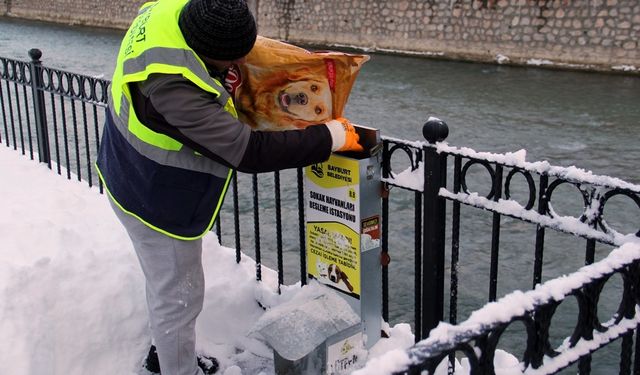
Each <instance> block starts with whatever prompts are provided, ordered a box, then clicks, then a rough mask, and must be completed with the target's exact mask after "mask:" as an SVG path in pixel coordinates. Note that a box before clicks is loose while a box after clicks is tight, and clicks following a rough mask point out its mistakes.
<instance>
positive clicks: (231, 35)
mask: <svg viewBox="0 0 640 375" xmlns="http://www.w3.org/2000/svg"><path fill="white" fill-rule="evenodd" d="M178 25H180V30H181V31H182V35H183V36H184V39H185V41H186V42H187V45H189V47H191V48H192V49H193V50H194V51H195V52H196V53H197V54H199V55H203V56H205V57H208V58H211V59H214V60H223V61H231V60H235V59H239V58H241V57H243V56H245V55H246V54H247V53H249V51H251V48H253V44H254V43H255V41H256V35H257V29H256V21H255V19H254V18H253V15H252V14H251V12H250V11H249V7H247V3H246V2H245V1H244V0H191V1H189V2H188V3H187V4H186V5H185V6H184V8H183V9H182V12H181V13H180V18H179V20H178Z"/></svg>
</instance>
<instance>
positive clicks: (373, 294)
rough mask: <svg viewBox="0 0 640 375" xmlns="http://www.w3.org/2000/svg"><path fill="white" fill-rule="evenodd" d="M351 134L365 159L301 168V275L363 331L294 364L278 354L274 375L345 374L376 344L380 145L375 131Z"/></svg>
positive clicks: (329, 342)
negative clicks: (342, 306) (332, 297)
mask: <svg viewBox="0 0 640 375" xmlns="http://www.w3.org/2000/svg"><path fill="white" fill-rule="evenodd" d="M355 128H356V132H357V133H358V135H359V136H360V144H361V145H362V146H363V147H364V151H362V152H343V153H333V154H331V156H330V158H329V159H328V160H327V161H326V162H323V163H318V164H314V165H311V166H308V167H306V168H305V177H304V179H305V213H306V215H305V227H306V261H307V264H306V269H307V276H308V278H309V279H310V280H317V281H318V282H319V283H320V284H323V285H324V286H326V287H327V288H329V289H330V290H331V291H332V292H333V293H337V294H338V295H340V296H341V297H342V298H344V299H345V300H346V301H347V302H348V304H349V306H350V307H351V308H352V309H353V312H355V313H356V314H357V315H359V317H360V323H359V324H356V325H354V326H352V327H349V328H347V329H344V330H342V331H340V332H337V333H336V334H334V335H332V336H331V337H327V339H326V341H325V342H324V344H323V345H320V346H319V347H317V348H316V349H315V350H314V351H312V352H311V353H309V354H308V355H307V356H305V357H303V358H302V359H299V360H297V361H289V360H287V359H284V358H282V357H281V356H279V355H278V353H275V355H274V357H275V367H276V373H277V374H279V375H289V374H331V375H337V374H348V373H350V372H351V371H353V370H354V369H355V368H357V364H358V362H359V360H364V359H365V358H363V357H366V350H367V349H369V348H371V347H372V346H373V345H374V344H375V343H376V342H377V341H378V340H379V339H380V332H381V329H382V267H381V264H380V255H381V249H382V247H381V244H382V241H381V240H382V239H381V233H382V231H381V210H382V208H381V195H380V193H381V187H382V186H381V180H380V173H381V168H380V165H381V161H382V152H381V151H382V143H381V140H380V131H379V130H378V129H372V128H367V127H362V126H356V127H355ZM290 334H296V333H295V332H291V333H290Z"/></svg>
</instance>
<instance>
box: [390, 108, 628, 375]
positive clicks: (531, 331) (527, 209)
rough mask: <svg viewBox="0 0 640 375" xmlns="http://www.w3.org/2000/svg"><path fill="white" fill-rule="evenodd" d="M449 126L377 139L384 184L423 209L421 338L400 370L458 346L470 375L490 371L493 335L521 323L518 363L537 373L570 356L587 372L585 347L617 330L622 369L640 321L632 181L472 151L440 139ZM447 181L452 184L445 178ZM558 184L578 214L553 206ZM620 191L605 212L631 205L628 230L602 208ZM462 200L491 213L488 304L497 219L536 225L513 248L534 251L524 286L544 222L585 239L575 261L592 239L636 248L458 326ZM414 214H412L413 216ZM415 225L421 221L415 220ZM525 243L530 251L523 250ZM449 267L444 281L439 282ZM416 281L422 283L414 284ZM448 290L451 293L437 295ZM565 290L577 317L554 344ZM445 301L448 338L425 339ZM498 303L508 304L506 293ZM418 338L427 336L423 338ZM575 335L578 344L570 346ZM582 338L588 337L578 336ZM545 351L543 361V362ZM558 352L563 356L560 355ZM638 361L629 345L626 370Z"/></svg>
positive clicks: (558, 198)
mask: <svg viewBox="0 0 640 375" xmlns="http://www.w3.org/2000/svg"><path fill="white" fill-rule="evenodd" d="M447 134H448V131H447V130H446V125H445V124H444V123H442V122H441V121H438V120H436V119H434V120H432V121H430V122H428V123H427V124H425V128H424V136H425V138H426V139H427V140H428V141H429V143H424V144H416V143H415V142H407V141H403V140H396V139H385V153H386V154H385V156H384V160H385V168H384V171H383V176H384V177H386V182H387V184H388V185H390V186H398V187H404V188H412V189H415V190H416V191H417V192H421V193H422V194H421V195H420V194H418V193H416V199H415V201H416V207H418V206H420V205H422V207H423V209H422V220H424V222H423V223H422V227H423V228H424V229H423V232H422V235H423V237H422V238H419V237H418V236H416V240H415V242H416V247H415V251H416V267H415V278H416V280H415V285H416V313H415V315H416V317H415V320H416V339H417V341H420V342H419V343H418V344H417V345H416V346H415V347H414V348H412V349H411V350H410V357H411V359H412V361H413V363H412V365H411V366H409V367H408V368H406V369H404V370H403V371H398V373H416V374H418V373H420V371H422V370H426V371H428V373H430V374H432V373H434V372H435V369H436V367H437V366H438V365H439V364H440V363H441V361H442V359H443V358H449V359H450V360H451V365H450V366H452V365H453V363H454V361H453V356H454V354H455V353H456V352H462V353H463V354H464V356H466V357H467V358H468V359H469V361H470V369H471V373H472V374H492V373H494V367H493V359H494V355H495V353H496V348H497V345H498V342H499V341H500V339H501V336H502V334H503V333H504V331H505V329H507V328H508V327H509V326H510V325H512V323H514V322H523V324H524V325H525V328H526V331H525V333H524V334H523V336H525V337H526V341H525V342H526V348H525V349H524V354H523V356H522V358H521V361H522V362H521V363H523V370H524V369H525V368H529V369H533V370H535V371H536V373H540V374H545V373H554V372H556V371H558V370H561V369H562V368H564V367H566V366H569V365H571V364H573V363H574V362H576V361H577V362H578V371H579V373H581V374H588V373H590V371H591V356H590V354H591V352H593V351H596V350H598V349H600V348H602V347H604V346H606V345H607V344H609V343H610V342H611V341H613V340H615V339H617V338H618V337H622V338H623V339H622V347H621V353H620V362H619V364H620V369H619V372H620V373H621V374H626V373H630V371H632V367H631V366H632V361H631V358H632V354H634V353H633V345H632V342H633V331H634V330H636V328H637V322H638V321H640V316H638V315H637V314H636V310H637V306H638V304H639V303H640V294H638V288H639V287H640V284H639V280H640V279H639V278H638V277H639V275H638V264H639V263H640V231H638V230H637V229H638V228H640V186H638V185H633V184H629V183H626V182H624V181H621V180H619V179H615V178H610V177H606V176H595V175H592V174H591V173H590V172H586V171H582V170H580V169H577V168H575V167H572V168H563V167H555V166H551V165H549V164H548V163H546V162H537V163H529V162H526V161H524V155H523V154H522V153H520V154H518V153H516V154H504V155H503V154H489V153H479V152H475V151H473V150H469V149H459V148H456V147H451V146H448V145H447V144H446V143H438V142H439V141H442V140H443V139H444V138H445V137H446V135H447ZM399 151H403V152H401V154H402V155H406V156H408V159H409V161H410V162H409V163H408V164H409V168H408V169H406V170H404V171H403V174H405V176H404V180H407V178H406V177H407V176H406V175H407V174H408V175H410V176H412V177H413V178H409V181H410V183H403V182H399V181H398V180H399V179H397V178H396V177H397V176H396V175H394V173H393V168H392V167H391V161H392V160H393V158H394V154H396V153H398V152H399ZM450 160H451V161H453V166H448V163H449V161H450ZM474 169H475V171H474ZM474 172H475V173H474ZM482 173H484V174H485V175H486V176H485V177H486V178H485V179H484V184H482V183H478V180H479V179H478V175H479V174H482ZM451 180H452V183H448V181H451ZM487 180H488V181H487ZM416 181H417V183H416ZM564 186H568V187H570V188H573V189H574V190H573V193H574V195H577V197H578V199H579V201H581V203H582V206H581V208H580V209H579V214H578V215H575V216H563V215H560V214H558V212H556V210H555V209H554V205H556V204H557V205H558V206H560V205H561V203H563V201H564V200H565V199H566V197H567V195H570V192H564V195H560V193H558V191H559V190H561V189H562V187H564ZM483 187H484V188H485V191H488V192H487V193H486V194H485V193H479V191H480V190H481V189H482V188H483ZM516 190H519V191H520V194H519V198H518V199H516V198H514V197H513V196H512V195H513V194H514V192H515V191H516ZM620 197H621V198H624V201H623V202H618V203H617V204H616V206H615V207H611V209H609V210H608V213H609V214H611V213H612V211H615V210H622V211H629V212H634V214H632V215H630V216H629V218H630V219H631V221H630V222H627V223H626V224H630V225H632V226H633V229H632V231H631V232H630V233H623V232H621V231H619V230H617V229H615V228H614V226H613V225H611V224H610V223H609V222H608V220H607V219H606V217H605V209H606V208H607V207H608V206H614V204H612V203H611V202H612V201H613V200H614V198H620ZM447 201H451V202H452V207H451V210H450V214H447V208H446V202H447ZM552 203H553V204H552ZM463 206H467V207H470V208H477V209H480V210H482V211H485V212H488V214H489V215H490V216H491V223H490V233H491V234H490V238H491V240H490V251H489V252H488V253H489V259H488V261H489V278H488V293H487V300H486V302H493V301H496V299H497V295H498V293H497V289H498V288H497V287H498V280H499V277H498V268H499V255H500V250H501V234H502V232H503V229H502V225H501V223H502V222H503V221H504V220H503V219H504V218H505V217H508V218H512V219H516V220H518V221H519V222H523V223H531V224H532V225H533V226H534V227H535V239H534V241H532V243H529V244H525V243H519V244H518V246H519V248H518V249H517V251H518V252H521V253H523V254H524V253H527V252H529V253H530V252H531V251H533V253H534V257H533V262H532V271H531V284H530V287H532V288H533V287H536V286H539V284H540V283H541V282H542V280H543V264H544V257H543V255H544V253H545V251H544V250H545V246H546V245H545V237H546V236H547V230H548V229H552V230H554V231H557V232H562V233H567V234H569V235H570V236H571V237H579V238H583V239H584V245H583V259H584V261H583V264H587V265H590V264H592V263H594V261H595V260H596V245H597V244H604V245H610V246H612V247H619V246H623V245H625V244H629V243H634V244H635V245H636V246H637V248H638V251H636V252H637V256H636V257H632V258H630V260H629V259H628V260H627V263H625V264H623V265H620V266H619V267H614V268H613V269H611V270H609V271H606V272H604V271H600V273H598V272H596V271H594V273H595V276H594V275H593V274H592V275H591V277H588V278H583V279H582V280H581V282H580V283H578V285H577V286H574V287H573V288H572V289H570V290H567V291H566V293H564V294H563V296H562V298H559V297H557V294H555V295H554V296H553V298H551V297H548V298H547V300H544V299H542V298H540V297H539V296H538V299H537V300H535V302H531V303H530V304H527V303H524V302H521V303H520V306H518V305H517V302H516V305H515V307H520V310H522V311H523V312H522V313H517V314H511V315H510V317H509V318H508V319H506V320H504V319H497V318H496V320H495V321H491V320H488V321H485V322H484V323H483V324H482V325H481V326H476V327H474V329H470V328H469V323H468V321H467V322H465V323H464V324H462V325H461V326H459V327H458V326H455V324H456V323H457V321H458V308H457V307H458V304H459V301H458V285H459V272H458V271H459V267H460V248H461V246H464V243H462V242H461V240H460V236H461V231H464V229H465V228H464V227H463V226H462V225H461V219H462V218H463V215H462V214H461V208H462V207H463ZM384 216H385V217H386V216H389V215H388V212H385V213H384ZM416 217H417V218H419V217H420V215H416ZM417 220H418V219H417ZM416 225H417V226H418V225H420V223H419V222H418V221H417V223H416ZM449 226H450V227H451V232H450V233H446V231H445V228H447V227H449ZM446 239H448V240H449V242H450V243H451V246H450V251H447V250H448V249H447V246H446V244H445V243H446V242H447V241H446ZM421 240H422V243H421ZM527 246H528V247H529V248H530V249H531V251H527ZM567 250H568V251H572V252H573V253H574V254H575V255H578V254H580V252H578V251H577V249H567ZM599 254H601V255H600V257H601V258H604V259H603V260H601V261H600V263H601V266H600V269H601V268H602V267H603V265H607V264H609V263H610V262H612V261H614V260H615V258H613V259H610V258H609V257H608V256H607V254H609V251H608V250H602V249H601V251H600V252H599ZM419 256H420V259H419V260H418V257H419ZM445 257H448V258H449V259H450V264H449V266H448V267H446V266H445ZM594 266H595V265H594ZM447 268H448V276H449V280H445V277H446V276H445V272H446V270H447ZM594 269H597V268H596V267H594ZM613 274H620V275H621V276H622V279H623V286H622V290H623V297H622V298H621V300H615V301H613V303H615V305H616V306H618V309H617V311H616V312H615V314H614V316H613V318H612V320H611V321H609V322H607V323H606V324H605V323H601V321H600V320H599V313H601V311H600V310H604V307H606V306H602V305H603V303H602V302H601V301H602V298H601V297H602V296H603V294H602V290H603V287H604V286H605V285H606V284H608V282H609V280H610V278H611V275H613ZM507 277H513V275H510V276H507ZM576 278H577V279H580V278H579V277H576ZM445 281H447V284H448V285H449V290H448V291H447V290H446V288H445V287H444V285H445ZM417 288H422V290H421V291H418V290H417ZM447 292H448V294H449V301H445V293H447ZM536 293H537V289H536V291H531V294H532V295H534V296H536ZM569 295H571V296H574V297H575V298H576V300H577V304H578V309H577V310H578V311H577V321H576V322H575V325H574V326H573V329H572V334H571V335H569V337H567V338H566V340H565V341H566V345H565V346H564V347H562V349H556V348H552V346H551V344H550V340H549V337H550V334H551V333H550V331H549V325H550V322H551V320H552V319H556V318H557V317H555V316H554V314H555V312H556V309H557V308H558V306H559V305H560V304H561V303H562V302H563V301H564V297H566V296H569ZM532 298H533V297H532ZM446 302H448V307H449V314H448V315H449V316H448V321H449V323H450V324H453V325H454V326H453V328H448V329H450V330H451V331H452V332H453V331H456V330H457V333H456V334H452V336H451V337H450V340H442V339H440V340H438V339H429V338H427V337H428V336H429V334H430V332H431V330H432V329H434V328H435V327H436V326H437V325H438V324H439V323H440V322H441V321H444V320H445V315H444V312H445V311H444V306H445V304H446ZM608 302H610V301H608ZM503 304H504V302H503ZM504 306H509V307H510V308H513V307H514V299H511V300H510V301H509V304H505V305H504ZM600 315H602V314H600ZM435 336H436V337H442V334H441V332H436V333H435ZM594 337H595V339H594ZM602 337H607V339H606V340H605V339H603V338H602ZM422 339H426V340H424V341H421V340H422ZM579 342H580V343H581V345H577V344H578V343H579ZM585 342H588V343H589V345H586V344H584V343H585ZM586 348H588V349H586ZM478 353H480V354H478ZM545 356H548V357H549V358H551V359H549V360H543V359H544V358H545ZM554 358H555V360H554ZM557 358H563V361H559V360H558V359H557ZM568 358H573V360H569V359H568ZM639 359H640V358H639V357H638V351H637V345H636V352H635V367H634V370H633V371H634V373H637V371H638V367H637V366H638V360H639ZM550 363H551V364H550ZM559 363H560V364H561V365H560V364H559ZM450 369H451V367H450Z"/></svg>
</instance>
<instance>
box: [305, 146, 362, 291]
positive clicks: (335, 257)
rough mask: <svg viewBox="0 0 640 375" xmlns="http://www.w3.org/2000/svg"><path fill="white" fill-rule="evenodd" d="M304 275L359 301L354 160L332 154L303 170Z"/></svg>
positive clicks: (358, 226) (356, 177)
mask: <svg viewBox="0 0 640 375" xmlns="http://www.w3.org/2000/svg"><path fill="white" fill-rule="evenodd" d="M305 174H306V176H307V183H308V184H307V185H306V189H305V190H307V192H308V193H307V197H306V199H307V202H306V205H307V212H306V214H307V223H306V224H307V225H306V229H307V231H306V233H307V241H306V243H307V274H308V276H309V277H310V278H314V279H316V280H318V281H319V282H320V283H322V284H325V285H328V286H331V287H332V288H335V289H338V290H340V291H341V292H343V293H345V294H348V295H350V296H351V297H354V298H356V299H360V293H361V285H360V284H361V280H360V271H361V256H360V251H361V244H360V207H359V202H358V200H357V199H356V197H357V196H358V195H359V166H358V161H357V160H354V159H351V158H347V157H344V156H340V155H336V154H332V155H331V157H330V158H329V160H327V161H326V162H324V163H318V164H314V165H312V166H309V167H307V168H306V169H305Z"/></svg>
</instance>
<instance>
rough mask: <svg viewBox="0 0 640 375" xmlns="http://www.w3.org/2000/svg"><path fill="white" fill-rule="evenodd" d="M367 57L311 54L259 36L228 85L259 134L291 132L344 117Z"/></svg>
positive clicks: (229, 76)
mask: <svg viewBox="0 0 640 375" xmlns="http://www.w3.org/2000/svg"><path fill="white" fill-rule="evenodd" d="M368 59H369V57H368V56H366V55H352V54H345V53H339V52H314V53H312V52H309V51H307V50H305V49H302V48H299V47H295V46H292V45H290V44H286V43H282V42H278V41H275V40H272V39H268V38H263V37H258V40H257V41H256V45H255V46H254V48H253V50H252V51H251V52H250V53H249V55H248V56H247V61H246V63H245V64H243V65H242V66H233V67H232V68H231V69H230V70H229V73H228V74H227V77H226V80H225V86H226V87H227V89H228V90H229V91H230V92H231V93H232V95H233V97H234V100H235V104H236V108H237V109H238V115H239V117H240V119H241V120H242V121H243V122H245V123H247V124H249V125H250V126H251V127H252V128H253V129H260V130H286V129H298V128H304V127H307V126H309V125H315V124H322V123H325V122H326V121H328V120H331V119H333V118H337V117H341V116H342V112H343V110H344V106H345V104H346V102H347V99H348V97H349V93H350V91H351V88H352V86H353V83H354V82H355V79H356V77H357V74H358V72H359V70H360V67H361V66H362V64H364V63H365V62H366V61H367V60H368Z"/></svg>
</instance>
